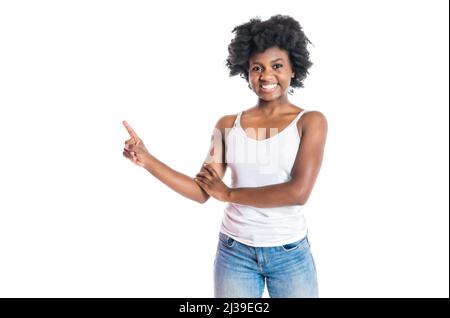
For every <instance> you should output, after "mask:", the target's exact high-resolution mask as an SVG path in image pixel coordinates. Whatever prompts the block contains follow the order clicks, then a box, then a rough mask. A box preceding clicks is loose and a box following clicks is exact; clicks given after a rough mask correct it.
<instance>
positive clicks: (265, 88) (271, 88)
mask: <svg viewBox="0 0 450 318" xmlns="http://www.w3.org/2000/svg"><path fill="white" fill-rule="evenodd" d="M277 86H278V84H277V83H275V84H267V85H260V86H259V87H260V88H261V90H262V91H263V92H273V91H274V90H275V89H276V88H277Z"/></svg>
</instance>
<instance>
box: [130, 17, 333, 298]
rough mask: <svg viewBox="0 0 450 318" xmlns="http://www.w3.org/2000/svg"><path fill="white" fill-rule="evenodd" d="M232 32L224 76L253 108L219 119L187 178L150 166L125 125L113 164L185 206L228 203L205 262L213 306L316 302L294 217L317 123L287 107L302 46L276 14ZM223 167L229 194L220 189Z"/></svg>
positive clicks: (303, 238) (315, 156)
mask: <svg viewBox="0 0 450 318" xmlns="http://www.w3.org/2000/svg"><path fill="white" fill-rule="evenodd" d="M233 32H235V33H236V34H235V38H234V39H233V40H232V41H231V43H230V45H229V47H228V50H229V56H228V59H227V67H228V68H229V69H230V76H233V75H237V74H239V75H240V76H241V77H243V78H245V79H246V80H247V82H248V84H249V88H250V89H251V90H252V91H253V92H254V93H255V94H256V95H257V97H258V101H257V104H256V106H254V107H251V108H249V109H246V110H245V111H242V112H240V113H239V114H235V115H228V116H224V117H222V118H221V119H219V121H218V122H217V124H216V127H215V130H214V132H213V136H212V139H211V140H212V141H211V148H210V150H209V153H208V157H207V159H206V160H205V163H204V165H203V167H202V169H201V171H200V172H199V173H198V174H197V175H196V177H195V178H191V177H189V176H186V175H184V174H181V173H180V172H177V171H175V170H173V169H171V168H170V167H168V166H166V165H165V164H164V163H162V162H161V161H159V160H158V159H156V158H155V157H154V156H153V155H152V154H150V153H149V152H148V151H147V149H146V148H145V146H144V143H143V142H142V140H141V139H140V138H139V137H138V136H137V134H136V133H135V132H134V131H133V129H132V128H131V127H130V126H129V125H128V124H127V123H126V122H125V121H124V125H125V127H126V128H127V130H128V132H129V134H130V136H131V138H130V139H129V140H127V141H126V142H125V149H124V152H123V155H124V156H125V157H126V158H128V159H130V160H131V161H132V162H134V163H135V164H137V165H140V166H142V167H144V168H145V169H146V170H148V171H149V172H150V173H151V174H152V175H154V176H155V177H156V178H158V179H159V180H161V181H162V182H163V183H165V184H166V185H167V186H169V187H170V188H172V189H173V190H175V191H177V192H178V193H180V194H182V195H183V196H185V197H187V198H190V199H192V200H195V201H197V202H199V203H204V202H206V201H207V200H208V199H209V198H210V197H213V198H215V199H217V200H220V201H223V202H227V203H228V204H227V206H226V208H225V213H224V217H223V221H222V225H221V229H220V233H219V244H218V248H217V253H216V259H215V263H214V264H215V265H214V292H215V296H216V297H261V296H262V294H263V290H264V285H265V283H266V284H267V289H268V292H269V295H270V296H271V297H318V286H317V277H316V268H315V265H314V260H313V257H312V254H311V251H310V246H309V241H308V238H307V227H306V222H305V219H304V216H303V211H302V208H303V206H304V205H305V204H306V202H307V200H308V197H309V195H310V193H311V191H312V189H313V186H314V183H315V181H316V178H317V176H318V174H319V170H320V166H321V163H322V158H323V152H324V147H325V141H326V135H327V121H326V118H325V116H324V115H323V114H322V113H320V112H318V111H308V112H307V111H305V110H304V109H302V108H300V107H297V106H295V105H293V104H292V103H290V102H289V99H288V94H292V92H293V90H292V88H296V87H303V83H302V81H303V80H304V79H305V78H306V75H307V74H308V68H309V67H310V66H311V65H312V63H311V62H310V61H309V52H308V50H307V48H306V46H307V44H308V42H309V40H308V38H307V37H306V36H305V34H304V33H303V31H302V28H301V26H300V24H299V23H298V22H297V21H296V20H294V19H293V18H291V17H289V16H281V15H277V16H273V17H271V18H270V19H268V20H266V21H261V20H260V19H251V20H250V21H249V22H248V23H245V24H242V25H239V26H237V27H236V28H234V30H233ZM309 43H310V42H309ZM227 167H230V170H231V177H232V185H231V187H228V186H227V185H226V184H224V183H223V182H222V178H223V176H224V175H225V171H226V168H227Z"/></svg>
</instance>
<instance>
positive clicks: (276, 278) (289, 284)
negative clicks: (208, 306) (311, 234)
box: [214, 233, 318, 298]
mask: <svg viewBox="0 0 450 318" xmlns="http://www.w3.org/2000/svg"><path fill="white" fill-rule="evenodd" d="M265 283H267V290H268V292H269V295H270V297H283V298H289V297H296V298H300V297H308V298H313V297H318V286H317V275H316V267H315V265H314V259H313V257H312V254H311V251H310V245H309V241H308V237H305V238H303V239H301V240H300V241H297V242H293V243H290V244H286V245H282V246H275V247H252V246H248V245H245V244H242V243H239V242H237V241H236V240H234V239H232V238H231V237H229V236H227V235H225V234H223V233H220V234H219V244H218V246H217V253H216V258H215V261H214V296H215V297H218V298H238V297H239V298H241V297H242V298H260V297H262V294H263V291H264V284H265Z"/></svg>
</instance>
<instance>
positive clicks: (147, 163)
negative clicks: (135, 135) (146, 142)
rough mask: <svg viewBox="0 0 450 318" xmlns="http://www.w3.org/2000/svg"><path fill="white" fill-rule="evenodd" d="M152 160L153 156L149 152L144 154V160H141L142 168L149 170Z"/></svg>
mask: <svg viewBox="0 0 450 318" xmlns="http://www.w3.org/2000/svg"><path fill="white" fill-rule="evenodd" d="M153 160H154V157H153V156H152V155H151V154H149V153H148V154H146V155H145V156H144V160H142V163H143V168H144V169H145V170H148V171H150V169H151V166H152V162H153Z"/></svg>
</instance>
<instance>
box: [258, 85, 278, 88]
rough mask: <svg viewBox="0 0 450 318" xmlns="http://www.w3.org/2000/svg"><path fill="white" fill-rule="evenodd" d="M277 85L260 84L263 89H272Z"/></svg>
mask: <svg viewBox="0 0 450 318" xmlns="http://www.w3.org/2000/svg"><path fill="white" fill-rule="evenodd" d="M276 86H277V84H271V85H261V87H262V88H264V89H273V88H275V87H276Z"/></svg>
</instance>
